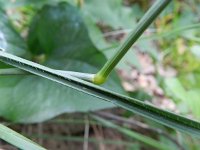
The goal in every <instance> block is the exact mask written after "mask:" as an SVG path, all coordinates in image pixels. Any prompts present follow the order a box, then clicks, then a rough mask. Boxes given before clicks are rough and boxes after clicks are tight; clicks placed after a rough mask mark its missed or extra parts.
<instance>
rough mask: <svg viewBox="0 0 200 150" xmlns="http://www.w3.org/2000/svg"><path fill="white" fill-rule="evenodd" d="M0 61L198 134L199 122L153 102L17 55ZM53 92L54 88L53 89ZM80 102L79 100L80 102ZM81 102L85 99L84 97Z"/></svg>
mask: <svg viewBox="0 0 200 150" xmlns="http://www.w3.org/2000/svg"><path fill="white" fill-rule="evenodd" d="M0 61H2V62H4V63H8V64H10V65H12V66H15V67H17V68H20V69H23V70H25V71H28V72H30V73H33V74H35V75H38V76H41V77H44V78H46V79H49V80H52V81H55V82H57V83H60V84H62V85H64V86H68V87H70V88H73V89H75V90H77V91H80V92H82V93H85V94H88V95H91V96H93V97H96V98H99V99H101V100H104V101H108V102H111V103H113V104H115V105H117V106H119V107H121V108H124V109H126V110H129V111H132V112H134V113H137V114H139V115H141V116H144V117H146V118H149V119H151V120H154V121H157V122H159V123H161V124H163V125H166V126H168V127H171V128H173V129H176V130H179V131H182V132H186V133H189V134H192V135H196V136H198V137H200V123H199V122H197V121H194V120H191V119H188V118H185V117H183V116H180V115H177V114H175V113H172V112H169V111H165V110H162V109H159V108H157V107H155V106H153V105H150V104H147V103H145V102H142V101H139V100H137V99H133V98H130V97H127V96H123V95H120V94H117V93H115V92H113V91H109V90H106V89H104V88H102V87H99V86H96V85H94V84H92V83H89V82H86V81H83V80H80V79H77V78H75V77H72V76H70V75H67V74H66V75H65V76H63V74H60V73H58V72H57V71H55V70H53V69H50V68H48V67H45V66H42V65H39V64H36V63H34V62H31V61H28V60H25V59H22V58H20V57H17V56H14V55H11V54H7V53H5V52H1V51H0ZM54 93H55V91H54ZM82 102H83V101H82ZM84 102H85V100H84Z"/></svg>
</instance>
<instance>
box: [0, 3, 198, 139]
mask: <svg viewBox="0 0 200 150" xmlns="http://www.w3.org/2000/svg"><path fill="white" fill-rule="evenodd" d="M169 2H170V0H163V1H158V2H157V3H156V4H155V5H154V7H153V8H152V9H151V10H150V14H148V15H150V16H151V17H149V16H148V15H147V16H145V18H144V19H143V20H142V21H141V22H140V23H139V28H137V29H138V30H136V32H133V34H131V36H130V38H128V42H125V44H124V45H122V47H120V49H119V52H118V53H117V54H116V55H114V58H112V59H110V61H108V63H107V64H106V65H105V66H104V67H103V69H102V70H103V71H102V70H100V72H98V74H97V77H96V78H97V80H95V83H102V82H104V81H105V79H106V78H107V76H108V75H109V73H110V72H111V71H112V70H113V68H114V67H115V65H116V64H117V63H118V62H119V61H120V59H121V58H122V57H123V55H124V54H125V53H126V52H127V51H128V49H129V48H130V46H131V45H132V44H133V43H134V42H135V41H136V40H137V39H138V38H139V37H140V35H141V34H142V33H143V31H144V30H145V29H146V28H147V27H148V26H149V25H150V23H151V22H152V21H153V20H154V18H155V17H156V16H157V15H158V14H159V12H160V11H161V10H162V9H164V7H165V6H166V5H167V4H168V3H169ZM61 8H62V9H63V10H66V9H67V8H69V10H70V12H71V11H74V9H73V8H71V7H69V6H68V5H67V6H66V4H60V5H59V9H55V8H54V7H46V8H45V9H44V10H43V13H42V15H44V16H43V17H45V15H47V16H48V15H49V12H50V13H52V12H53V9H55V10H56V11H57V13H58V14H59V15H60V12H59V10H60V9H61ZM156 8H158V9H156ZM61 14H63V13H61ZM42 15H41V16H42ZM41 16H40V15H38V16H36V18H35V21H33V24H32V26H31V29H30V33H31V34H30V35H29V38H28V43H29V49H30V52H31V53H32V54H33V55H32V57H31V58H30V56H26V58H29V59H33V60H34V61H37V62H39V63H43V64H44V65H47V66H51V65H52V66H53V67H54V68H56V66H57V64H56V63H57V62H56V58H62V63H63V64H64V63H66V64H67V63H71V64H72V65H71V66H70V65H69V66H68V67H65V68H67V69H75V71H78V72H80V71H85V70H86V69H85V68H89V67H88V66H86V67H85V68H83V69H82V70H81V69H80V67H79V66H80V63H78V62H77V59H79V58H80V60H81V61H83V62H86V59H87V58H85V59H83V56H82V57H80V56H79V55H78V54H76V55H73V59H74V61H73V62H75V63H72V62H70V61H65V59H66V57H63V56H68V58H70V55H69V54H73V53H75V52H74V51H73V50H77V49H79V48H81V49H83V51H82V52H81V55H83V54H84V53H85V52H87V53H85V54H84V56H85V57H87V56H94V55H93V54H95V55H97V56H96V57H94V58H93V60H89V61H87V65H88V64H90V65H91V64H95V66H97V68H93V69H91V70H90V72H91V73H92V72H93V71H98V70H99V69H100V67H101V66H102V65H103V64H102V62H103V61H105V58H104V56H103V55H102V54H101V53H100V52H99V51H98V50H96V48H95V47H94V46H93V45H92V44H91V43H90V41H89V40H87V41H86V42H88V43H87V44H88V45H89V46H88V45H82V47H79V48H76V49H70V46H71V47H72V45H73V44H74V43H72V45H70V46H69V47H65V45H66V43H65V42H66V41H67V42H68V44H69V43H70V42H71V40H73V39H65V42H62V40H60V39H61V38H64V37H65V35H63V34H61V35H62V36H60V35H57V34H56V33H55V32H56V31H48V29H47V30H45V29H44V28H45V27H46V26H47V24H48V25H52V26H53V27H55V26H56V25H57V24H56V23H55V24H51V22H50V21H51V20H48V21H49V22H50V23H49V22H47V23H45V22H42V20H40V18H41ZM64 17H66V16H65V15H64ZM76 17H77V16H76ZM76 17H75V18H76ZM79 19H80V18H79ZM146 19H147V20H146ZM5 20H6V19H5ZM38 20H40V21H41V22H40V21H39V25H38V24H37V21H38ZM59 21H60V20H59ZM143 21H144V22H143ZM5 22H6V23H7V21H5ZM59 23H60V25H62V24H61V23H62V21H61V22H59ZM80 25H82V24H81V23H80ZM140 25H141V26H140ZM2 26H4V27H5V25H4V24H2ZM8 31H10V30H9V29H8ZM73 31H74V30H73ZM75 31H77V30H75ZM60 33H61V32H60ZM70 33H71V32H70ZM49 34H55V37H56V38H55V39H54V38H49V37H48V35H49ZM44 35H46V36H47V38H44ZM78 35H79V34H78ZM85 35H87V32H86V30H85V29H83V30H81V35H79V36H80V37H81V38H77V37H76V36H75V39H76V38H77V39H76V40H77V41H81V40H85V39H84V38H85V37H84V38H82V37H83V36H85ZM59 36H60V37H61V38H60V37H59ZM86 38H87V36H86ZM19 39H20V38H19ZM20 40H21V39H20ZM55 41H56V42H57V43H56V42H55ZM37 42H38V43H39V44H38V45H36V44H35V43H37ZM54 42H55V43H54ZM21 43H23V42H21ZM47 43H48V44H47ZM49 43H50V45H49ZM76 44H77V43H76ZM22 45H23V44H22ZM58 45H60V47H58ZM23 46H24V45H23ZM23 46H22V47H20V48H19V49H20V50H22V49H23ZM66 48H69V49H70V50H71V51H64V49H66ZM55 49H57V53H58V54H56V55H55V52H54V50H55ZM94 49H95V50H96V51H94ZM5 50H6V51H7V52H10V53H14V54H15V52H12V51H9V50H12V48H9V49H5ZM18 52H19V51H18ZM43 54H45V55H43ZM15 55H17V54H15ZM20 55H23V51H21V53H20ZM20 55H19V56H20ZM54 55H55V56H54ZM44 56H45V57H44ZM97 58H98V59H99V60H97ZM46 59H49V61H48V62H47V61H46ZM0 60H1V61H2V62H4V63H6V64H9V65H11V66H15V67H17V68H20V69H22V70H24V71H25V72H23V71H19V70H16V69H14V72H13V69H6V70H5V69H4V70H2V71H0V72H1V74H4V75H5V74H12V73H13V74H16V73H17V74H18V73H20V74H23V75H27V74H28V75H30V74H29V73H27V72H30V73H32V74H35V75H38V76H42V77H44V78H47V79H50V80H52V81H55V82H57V83H60V84H63V85H64V86H68V87H70V88H73V89H75V90H78V91H80V92H83V93H86V94H88V95H91V96H94V97H96V98H98V99H102V100H105V101H109V102H111V103H114V104H115V105H117V106H120V107H122V108H125V109H127V110H130V111H132V112H135V113H138V114H140V115H142V116H145V117H147V118H150V119H152V120H155V121H157V122H160V123H161V124H164V125H167V126H169V127H171V128H174V129H177V130H180V131H185V132H188V133H192V134H195V135H197V136H199V133H200V132H199V129H200V124H199V123H198V122H196V121H193V120H190V119H187V118H184V117H182V116H179V115H176V114H173V113H170V112H167V111H163V110H160V109H158V108H156V107H154V106H151V105H149V104H146V103H144V102H141V101H139V100H135V99H133V98H129V97H126V96H122V95H120V94H117V93H113V92H111V91H108V90H105V89H104V88H101V87H99V86H96V85H93V84H92V83H88V82H86V81H83V80H81V79H86V80H90V81H93V79H91V78H95V75H92V76H91V74H82V73H77V72H67V71H62V70H55V69H51V68H48V67H45V66H43V65H39V64H37V63H34V62H31V61H28V60H25V59H22V58H20V57H17V56H14V55H11V54H8V53H6V52H0ZM95 60H97V61H95ZM45 61H46V62H45ZM9 67H10V66H9ZM73 67H74V68H73ZM2 68H3V67H2ZM4 68H5V66H4ZM65 68H58V69H65ZM79 69H80V70H79ZM99 76H100V77H99ZM5 78H6V79H7V80H2V85H1V87H3V86H5V87H9V88H8V89H9V90H12V89H10V87H12V86H13V85H16V83H20V82H21V83H23V84H19V86H24V85H27V83H29V82H30V81H31V80H29V79H30V76H29V77H27V78H26V79H21V78H18V77H16V78H14V79H12V80H11V81H9V79H10V78H9V77H5ZM32 79H33V80H34V81H35V82H37V84H35V85H38V83H39V82H42V83H45V84H46V83H47V80H45V81H44V80H43V79H39V78H37V77H33V78H32ZM38 80H39V82H38ZM111 80H113V81H114V83H113V82H111V81H110V80H108V83H110V85H111V86H110V89H112V88H114V87H116V86H117V84H115V82H116V83H117V82H119V80H118V79H117V77H116V75H115V74H114V73H113V74H112V75H111ZM33 84H34V83H33ZM113 84H115V86H113ZM47 85H52V84H51V83H50V82H48V84H47ZM64 86H63V87H64ZM34 87H37V86H34ZM57 87H59V85H57ZM18 88H19V87H18ZM37 88H41V87H37ZM8 89H4V90H2V91H0V92H1V93H2V95H3V94H4V93H5V92H4V91H6V90H8ZM44 89H45V88H44ZM54 89H56V87H55V88H53V91H54ZM62 90H63V93H64V92H65V88H63V89H62ZM120 90H121V88H120V87H117V90H116V91H117V92H118V91H120ZM69 91H70V90H69ZM6 92H7V93H9V92H8V91H6ZM70 92H72V91H70ZM70 92H68V93H70ZM73 92H74V91H73ZM7 93H6V94H5V95H6V96H7V95H9V94H7ZM68 93H67V94H68ZM122 93H123V92H122ZM47 94H48V93H47ZM6 96H5V97H6ZM62 97H64V96H63V95H62ZM20 98H24V96H23V95H19V96H18V99H20ZM56 98H57V97H56ZM59 98H61V97H59ZM32 100H33V99H32ZM63 100H65V99H63ZM81 102H82V101H81ZM26 104H27V105H28V104H29V102H28V103H26ZM32 104H33V105H34V103H32ZM7 105H8V104H7ZM19 106H20V105H19ZM80 107H82V103H81V106H80ZM100 108H101V107H100ZM15 109H18V108H15ZM41 109H42V108H41ZM41 109H39V110H41ZM51 109H52V108H51ZM39 110H38V111H39ZM86 110H87V109H86ZM25 111H26V110H25V109H23V108H20V110H18V111H17V112H18V114H15V113H11V112H6V111H5V112H6V113H5V112H3V111H2V112H3V115H4V116H6V117H7V118H9V119H10V120H14V121H18V122H32V121H33V122H34V121H36V120H37V121H43V120H44V119H48V118H50V117H52V116H45V117H44V116H42V117H41V118H37V117H38V116H39V115H38V114H37V113H36V114H34V115H35V116H34V115H33V116H32V118H30V120H28V119H27V118H28V117H29V116H30V114H31V115H32V113H33V112H34V113H35V112H37V110H30V111H29V113H27V116H23V115H22V113H24V112H25ZM47 111H48V109H47V110H46V112H47ZM61 112H64V111H63V110H62V111H61ZM61 112H57V114H59V113H61ZM36 118H37V119H36Z"/></svg>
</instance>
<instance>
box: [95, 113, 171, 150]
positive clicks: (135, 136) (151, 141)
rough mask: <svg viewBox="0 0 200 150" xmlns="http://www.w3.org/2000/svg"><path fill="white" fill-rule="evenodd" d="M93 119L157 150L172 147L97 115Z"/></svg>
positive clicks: (165, 149) (166, 149)
mask: <svg viewBox="0 0 200 150" xmlns="http://www.w3.org/2000/svg"><path fill="white" fill-rule="evenodd" d="M92 118H93V119H95V120H97V121H99V122H100V123H102V124H103V125H105V126H106V127H110V128H113V129H116V130H117V131H119V132H121V133H123V134H124V135H127V136H129V137H131V138H133V139H136V140H138V141H141V142H143V143H145V144H147V145H150V146H151V147H154V148H157V149H160V150H168V149H170V147H169V146H168V145H167V144H164V143H161V142H159V141H157V140H154V139H152V138H150V137H147V136H145V135H142V134H140V133H137V132H133V131H131V130H130V129H128V128H124V127H121V126H119V125H116V124H114V123H112V122H111V121H108V120H105V119H103V118H101V117H99V116H96V115H92Z"/></svg>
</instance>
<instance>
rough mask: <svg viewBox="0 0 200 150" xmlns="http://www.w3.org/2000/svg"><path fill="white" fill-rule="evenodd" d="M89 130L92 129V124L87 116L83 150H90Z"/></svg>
mask: <svg viewBox="0 0 200 150" xmlns="http://www.w3.org/2000/svg"><path fill="white" fill-rule="evenodd" d="M89 129H90V124H89V120H88V116H87V115H86V116H85V131H84V143H83V150H88V139H89Z"/></svg>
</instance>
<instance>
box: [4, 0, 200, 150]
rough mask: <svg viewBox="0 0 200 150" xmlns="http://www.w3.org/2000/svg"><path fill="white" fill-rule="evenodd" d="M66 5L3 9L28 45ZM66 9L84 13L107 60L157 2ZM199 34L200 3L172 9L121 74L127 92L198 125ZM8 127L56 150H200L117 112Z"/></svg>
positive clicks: (28, 1)
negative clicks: (44, 11)
mask: <svg viewBox="0 0 200 150" xmlns="http://www.w3.org/2000/svg"><path fill="white" fill-rule="evenodd" d="M60 1H61V0H10V1H4V0H1V1H0V5H1V8H2V9H4V10H6V14H7V15H8V16H9V18H10V20H11V22H12V24H13V25H14V27H15V29H16V30H17V31H18V32H19V33H20V34H21V36H22V37H23V38H24V39H26V37H27V34H28V29H29V25H30V23H31V20H32V18H33V16H34V15H35V13H36V12H37V11H38V10H40V9H41V8H42V7H43V6H44V5H46V4H52V5H54V4H56V3H58V2H60ZM65 1H67V2H69V3H70V4H72V5H73V6H75V7H77V8H78V9H79V11H80V14H81V17H82V18H83V19H84V22H85V24H86V26H87V28H88V31H89V36H90V38H91V40H92V42H93V44H94V45H95V46H96V47H97V48H98V49H99V50H100V51H101V52H102V53H103V54H104V55H105V56H106V57H107V58H108V59H109V58H110V57H111V56H112V55H113V53H114V52H115V50H116V47H118V46H119V45H120V43H121V42H122V41H123V40H124V39H125V37H126V35H127V34H128V33H129V32H130V31H131V30H132V29H134V27H135V25H136V24H137V22H138V20H139V19H140V18H141V17H142V16H143V15H144V13H145V11H146V10H147V9H148V8H149V7H150V6H151V5H152V3H153V2H155V1H154V0H151V1H148V0H65ZM0 25H1V24H0ZM199 29H200V0H190V1H188V0H176V1H172V3H171V4H170V6H169V7H167V9H166V10H165V11H164V12H163V13H162V14H161V15H160V16H159V18H158V19H157V20H156V21H155V22H154V23H153V24H152V25H151V27H150V28H149V29H148V30H147V31H146V32H145V33H144V34H143V36H142V37H141V38H140V39H139V40H138V42H137V43H136V44H135V45H134V46H133V47H132V48H131V50H130V51H129V52H128V53H127V54H126V56H125V57H124V58H123V60H122V61H121V62H120V63H119V64H118V66H117V71H118V74H119V76H120V78H121V81H122V85H123V87H124V89H125V90H126V91H127V92H128V93H129V95H130V96H132V97H135V98H138V99H140V100H143V101H146V102H147V103H152V104H154V105H156V106H157V107H160V108H163V109H165V110H169V111H173V112H176V113H178V114H181V115H184V116H187V117H189V118H193V119H197V120H199V119H200V71H199V67H200V30H199ZM0 36H1V35H0ZM0 40H1V37H0ZM91 114H92V115H91ZM4 122H7V121H5V120H4ZM9 125H10V127H12V128H14V129H16V130H17V131H19V132H21V133H23V134H24V135H27V136H28V137H30V138H32V139H34V140H35V141H37V142H39V143H40V144H42V145H44V146H45V147H47V148H49V149H66V147H67V148H68V149H75V148H77V149H96V148H97V149H101V150H104V149H135V150H137V149H148V150H150V149H174V150H175V149H181V150H198V149H199V147H200V144H199V139H196V138H195V137H191V136H188V135H185V134H182V133H179V132H176V131H173V130H170V129H168V128H166V127H164V126H161V125H158V124H156V123H154V122H151V121H149V120H146V119H144V118H141V117H139V116H137V115H134V114H132V113H130V112H127V111H123V110H120V109H116V108H114V109H107V110H106V111H105V112H101V111H100V112H94V113H90V114H87V113H83V114H79V113H75V114H73V115H72V114H70V115H69V114H67V115H62V116H59V117H57V118H56V119H53V120H50V121H47V122H44V123H38V124H33V125H31V124H30V125H18V124H14V123H10V122H9ZM158 128H159V130H158ZM1 143H2V144H1V145H2V147H4V148H5V149H9V148H10V146H8V145H7V144H6V143H5V142H1ZM152 143H153V144H152ZM1 145H0V147H1ZM8 147H9V148H8Z"/></svg>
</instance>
